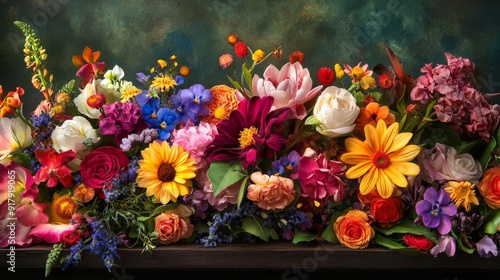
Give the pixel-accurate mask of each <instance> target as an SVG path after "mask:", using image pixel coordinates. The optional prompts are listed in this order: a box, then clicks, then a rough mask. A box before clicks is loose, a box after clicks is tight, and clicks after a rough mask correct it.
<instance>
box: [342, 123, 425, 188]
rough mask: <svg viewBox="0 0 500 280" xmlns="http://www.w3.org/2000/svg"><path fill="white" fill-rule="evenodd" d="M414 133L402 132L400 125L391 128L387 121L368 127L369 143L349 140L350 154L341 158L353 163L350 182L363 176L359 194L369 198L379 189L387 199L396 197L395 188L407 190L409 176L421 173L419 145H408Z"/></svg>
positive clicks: (367, 140)
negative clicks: (414, 161) (418, 161)
mask: <svg viewBox="0 0 500 280" xmlns="http://www.w3.org/2000/svg"><path fill="white" fill-rule="evenodd" d="M412 136H413V134H412V133H409V132H406V133H399V123H397V122H395V123H393V124H392V125H390V126H389V127H387V126H386V124H385V122H384V121H383V120H379V121H378V122H377V127H376V128H375V127H374V126H371V125H367V126H365V137H366V140H365V141H364V142H362V141H361V140H359V139H356V138H352V137H351V138H348V139H346V141H345V145H346V149H347V153H345V154H343V155H342V156H341V157H340V159H341V160H342V161H343V162H345V163H347V164H353V165H354V166H352V167H351V168H349V170H347V172H346V176H347V178H349V179H357V178H359V177H361V176H363V175H364V176H363V178H362V179H361V183H360V186H359V191H360V192H361V194H363V195H366V194H368V193H370V192H371V191H372V190H373V189H375V188H377V191H378V193H379V194H380V196H381V197H383V198H388V197H390V196H391V195H392V192H393V190H394V187H395V185H396V186H398V187H406V186H407V185H408V181H407V180H406V177H405V176H416V175H418V174H419V172H420V168H419V166H418V165H416V164H414V163H411V162H409V161H411V160H413V159H414V158H415V157H416V156H417V155H418V153H419V152H420V147H419V146H417V145H407V144H408V142H409V141H410V139H411V137H412Z"/></svg>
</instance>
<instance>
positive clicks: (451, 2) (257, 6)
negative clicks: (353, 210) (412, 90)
mask: <svg viewBox="0 0 500 280" xmlns="http://www.w3.org/2000/svg"><path fill="white" fill-rule="evenodd" d="M499 2H500V1H494V0H493V1H465V0H463V1H459V0H445V1H403V0H389V1H387V0H376V1H362V0H358V1H338V0H337V1H332V0H302V1H264V0H252V1H243V0H216V1H206V0H191V1H180V0H179V1H174V0H170V1H160V0H149V1H146V0H107V1H101V0H88V1H83V0H82V1H77V0H43V1H42V0H24V1H10V0H0V84H1V85H3V87H4V91H9V90H13V89H15V87H16V86H22V87H24V88H25V89H26V90H27V94H28V95H30V96H32V98H29V99H28V98H26V97H25V98H24V101H25V102H26V103H27V104H26V107H25V113H26V111H29V110H32V109H33V108H34V106H35V104H37V103H38V102H39V101H40V100H41V99H42V97H41V94H39V93H37V92H36V91H35V90H33V89H32V87H31V84H30V72H29V70H27V69H25V68H24V63H23V55H22V48H23V42H24V41H23V40H24V38H23V37H22V33H21V32H20V30H18V29H17V27H15V26H14V25H13V21H15V20H22V21H25V22H28V23H30V24H31V25H32V26H33V27H34V29H35V30H36V32H37V34H38V36H39V37H40V38H41V39H42V44H43V45H44V46H45V47H46V49H47V51H48V54H49V60H48V65H47V67H48V68H49V69H50V70H51V71H52V73H54V75H55V84H56V86H55V88H56V89H58V88H59V86H61V85H62V84H64V83H65V82H66V81H68V80H70V79H72V78H74V74H75V72H76V68H75V67H74V66H73V64H72V62H71V56H72V55H73V54H80V53H81V52H82V50H83V49H84V47H85V46H90V47H91V48H92V49H94V50H100V51H101V52H102V54H101V60H103V61H105V62H106V63H107V64H108V67H109V68H112V67H113V66H114V65H115V64H118V65H120V66H121V67H122V68H123V69H124V70H125V79H127V80H134V79H135V75H134V74H135V73H136V72H139V71H147V69H149V68H150V67H151V66H153V65H154V64H155V62H156V60H157V59H158V58H165V59H168V57H170V55H171V54H176V55H177V56H178V58H179V61H180V63H182V64H187V65H189V66H190V67H191V70H192V72H191V75H190V77H189V79H188V80H187V85H190V84H194V83H201V84H204V85H205V86H206V87H211V86H213V85H215V84H220V83H227V80H226V78H225V75H226V74H227V72H226V71H223V70H222V69H221V68H220V67H219V66H218V57H219V56H220V55H221V54H223V53H225V52H231V48H230V46H229V45H228V44H227V43H226V36H227V35H228V34H229V33H233V32H234V33H238V34H239V35H240V37H241V38H242V39H243V40H244V41H245V42H246V43H247V44H248V45H249V46H250V47H251V48H253V49H257V48H262V49H263V50H265V51H269V50H271V49H272V48H273V47H274V46H275V45H277V44H280V45H281V46H282V47H283V49H284V51H285V54H287V55H288V54H289V53H290V52H292V51H294V50H296V49H300V50H302V51H303V52H304V53H305V55H306V60H305V63H304V66H305V67H307V68H308V69H309V70H310V71H311V72H316V71H317V69H318V68H319V67H322V66H326V65H328V66H331V65H333V64H334V63H337V62H340V63H350V64H357V63H358V62H360V61H363V62H367V63H369V64H370V66H373V65H375V64H376V63H379V62H382V63H385V64H389V60H388V58H387V56H386V54H385V51H384V48H383V46H384V44H387V45H388V46H390V47H391V48H392V49H393V50H394V51H395V52H396V53H397V54H398V55H399V56H400V59H401V60H402V61H403V63H404V67H405V69H406V71H407V72H408V73H410V74H413V75H414V76H416V75H418V74H419V70H420V68H421V67H422V66H423V64H424V63H427V62H435V63H445V62H446V60H445V57H444V55H443V53H444V52H445V51H448V52H451V53H453V54H455V55H457V56H464V57H469V58H471V59H472V60H473V61H474V62H475V63H476V66H477V67H478V68H480V70H481V78H480V82H482V84H483V87H484V88H483V92H494V91H500V65H499V62H500V40H499V39H500V38H499V36H500V33H499V26H500V25H499V24H498V17H499V16H498V14H499V12H500V3H499ZM286 61H287V60H286V59H283V60H273V59H271V60H270V61H269V62H272V63H274V64H276V65H278V66H281V65H282V64H283V63H285V62H286ZM262 70H263V68H260V69H258V70H257V73H259V74H261V73H262Z"/></svg>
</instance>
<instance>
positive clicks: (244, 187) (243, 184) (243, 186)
mask: <svg viewBox="0 0 500 280" xmlns="http://www.w3.org/2000/svg"><path fill="white" fill-rule="evenodd" d="M248 178H250V176H246V177H245V178H244V179H243V180H242V181H241V186H240V190H239V191H238V208H240V206H241V202H242V201H243V198H245V191H246V190H247V182H248Z"/></svg>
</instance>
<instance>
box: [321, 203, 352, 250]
mask: <svg viewBox="0 0 500 280" xmlns="http://www.w3.org/2000/svg"><path fill="white" fill-rule="evenodd" d="M349 210H351V208H348V209H346V210H344V211H342V212H340V211H338V212H335V213H333V215H332V217H331V218H330V223H329V224H328V225H327V226H326V228H325V231H323V234H321V238H323V239H324V240H326V241H328V242H331V243H339V239H338V238H337V235H336V234H335V231H334V230H333V224H334V223H335V221H337V218H338V217H340V216H342V215H344V214H345V213H347V212H348V211H349Z"/></svg>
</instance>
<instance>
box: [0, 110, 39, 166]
mask: <svg viewBox="0 0 500 280" xmlns="http://www.w3.org/2000/svg"><path fill="white" fill-rule="evenodd" d="M31 140H32V138H31V128H30V127H29V126H28V125H26V124H25V123H24V122H23V121H22V120H21V119H20V118H14V119H10V118H0V163H1V164H4V165H6V164H8V163H9V162H10V161H11V159H10V158H11V155H12V153H13V152H15V151H16V149H22V148H25V147H28V146H29V145H31Z"/></svg>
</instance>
